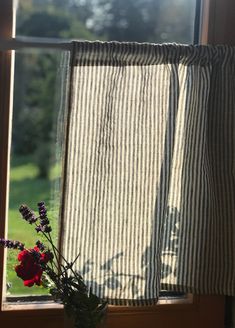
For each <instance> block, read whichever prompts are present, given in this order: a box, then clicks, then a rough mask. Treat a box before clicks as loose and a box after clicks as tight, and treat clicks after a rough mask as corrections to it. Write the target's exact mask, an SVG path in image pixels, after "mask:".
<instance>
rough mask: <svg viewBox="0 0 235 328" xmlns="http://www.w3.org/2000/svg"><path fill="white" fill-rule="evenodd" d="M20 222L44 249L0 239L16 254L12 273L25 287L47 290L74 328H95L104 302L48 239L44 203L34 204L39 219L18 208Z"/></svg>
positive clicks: (25, 208) (37, 245)
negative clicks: (38, 237) (31, 227)
mask: <svg viewBox="0 0 235 328" xmlns="http://www.w3.org/2000/svg"><path fill="white" fill-rule="evenodd" d="M19 211H20V213H21V215H22V218H23V219H25V220H26V221H27V222H28V223H29V224H31V225H35V229H36V231H37V232H38V233H39V234H42V235H43V236H44V238H45V239H46V240H47V244H48V246H46V245H45V243H42V242H41V241H40V240H38V241H36V243H35V246H34V247H33V248H26V247H25V245H24V244H23V243H21V242H19V241H13V240H6V239H2V238H0V245H1V246H4V247H6V248H10V249H15V250H19V251H20V252H19V253H18V261H19V262H20V263H19V264H18V265H16V266H15V272H16V274H17V276H18V277H19V278H21V279H22V280H23V283H24V285H25V286H27V287H31V286H33V285H38V286H41V285H43V286H44V287H47V288H49V291H50V294H51V295H52V297H53V299H54V300H55V301H56V302H60V303H62V304H63V305H64V309H65V313H66V315H67V316H68V317H69V318H71V319H72V321H73V322H74V328H95V327H96V326H97V324H98V323H99V322H101V321H102V319H103V317H104V315H105V312H106V308H107V302H106V301H104V300H101V299H100V298H99V297H97V296H96V295H94V294H93V293H92V290H91V289H89V288H88V287H87V286H86V284H85V282H84V280H83V277H82V276H81V275H80V273H79V272H77V271H75V270H74V268H73V266H74V263H75V261H76V260H77V258H78V256H77V258H76V259H75V260H74V261H73V262H71V263H70V262H68V261H67V260H66V259H65V258H64V257H63V255H62V254H61V252H60V251H59V250H58V248H57V247H56V246H55V244H54V242H53V241H52V238H51V231H52V229H51V226H50V222H49V219H48V216H47V209H46V207H45V203H44V202H40V203H38V212H39V216H36V215H35V213H34V212H33V211H32V210H31V209H30V208H29V207H28V206H27V205H21V206H20V208H19Z"/></svg>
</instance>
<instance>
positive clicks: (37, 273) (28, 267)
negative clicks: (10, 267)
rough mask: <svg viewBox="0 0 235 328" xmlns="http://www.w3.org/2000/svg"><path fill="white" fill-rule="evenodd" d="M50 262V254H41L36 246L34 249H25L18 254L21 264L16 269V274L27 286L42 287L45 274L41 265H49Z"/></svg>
mask: <svg viewBox="0 0 235 328" xmlns="http://www.w3.org/2000/svg"><path fill="white" fill-rule="evenodd" d="M49 260H50V257H49V256H48V254H45V253H40V251H39V248H38V247H36V246H35V247H34V249H29V250H27V249H25V250H23V251H22V252H20V253H19V254H18V261H20V262H21V263H20V264H19V265H17V266H16V267H15V272H16V274H17V276H18V277H20V278H21V279H22V280H23V281H24V285H25V286H28V287H32V286H33V285H34V284H36V285H38V286H40V285H41V283H42V281H41V277H42V273H43V269H42V267H41V265H40V263H47V262H48V261H49Z"/></svg>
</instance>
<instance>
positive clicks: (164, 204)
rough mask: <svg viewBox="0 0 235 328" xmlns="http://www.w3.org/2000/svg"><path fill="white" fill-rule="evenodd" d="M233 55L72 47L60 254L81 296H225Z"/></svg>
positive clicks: (234, 228) (229, 268)
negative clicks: (84, 289) (87, 289)
mask: <svg viewBox="0 0 235 328" xmlns="http://www.w3.org/2000/svg"><path fill="white" fill-rule="evenodd" d="M234 68H235V48H233V47H229V46H183V45H175V44H163V45H155V44H138V43H119V42H73V51H72V55H71V76H70V79H71V81H70V94H69V112H68V119H67V139H66V143H67V147H66V149H65V166H64V191H63V192H64V194H63V197H64V201H63V211H62V222H61V225H62V247H63V252H64V254H65V257H67V258H68V259H69V261H73V260H74V259H75V258H76V256H77V255H78V254H80V255H79V258H78V260H77V261H76V264H75V266H76V269H77V270H78V271H79V272H80V273H81V274H83V275H84V277H85V280H86V282H87V283H88V285H89V286H91V287H92V289H93V292H94V293H96V294H97V295H99V296H100V297H104V298H106V299H108V300H109V302H110V303H111V304H134V305H135V304H136V305H148V304H154V303H156V302H157V300H158V297H159V292H160V291H161V290H173V291H182V292H192V293H200V294H223V295H234V294H235V254H234V253H235V188H234V187H235V184H234V174H235V166H234V147H235V132H234V131H235V75H234V74H235V70H234Z"/></svg>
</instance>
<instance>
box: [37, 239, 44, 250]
mask: <svg viewBox="0 0 235 328" xmlns="http://www.w3.org/2000/svg"><path fill="white" fill-rule="evenodd" d="M36 246H37V247H38V248H39V249H40V251H41V252H43V251H44V249H45V246H44V244H43V243H42V242H41V241H40V240H38V241H37V242H36Z"/></svg>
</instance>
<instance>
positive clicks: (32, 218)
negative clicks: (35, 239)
mask: <svg viewBox="0 0 235 328" xmlns="http://www.w3.org/2000/svg"><path fill="white" fill-rule="evenodd" d="M19 211H20V213H21V215H22V217H23V219H25V220H26V221H27V222H29V223H30V224H32V223H35V222H36V221H37V217H36V215H35V214H34V212H33V211H32V210H31V209H30V208H29V207H28V206H27V205H24V204H22V205H21V206H20V208H19Z"/></svg>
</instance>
